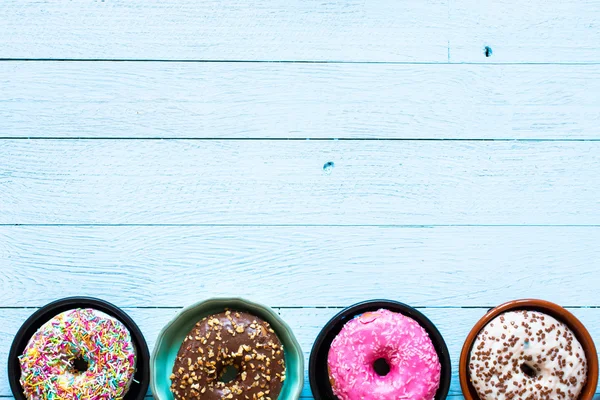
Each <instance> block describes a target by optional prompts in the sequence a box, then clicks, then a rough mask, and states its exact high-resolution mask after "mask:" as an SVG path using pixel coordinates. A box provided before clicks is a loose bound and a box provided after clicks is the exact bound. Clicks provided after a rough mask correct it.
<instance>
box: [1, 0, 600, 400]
mask: <svg viewBox="0 0 600 400" xmlns="http://www.w3.org/2000/svg"><path fill="white" fill-rule="evenodd" d="M485 46H489V47H490V48H491V50H492V55H491V56H490V57H486V56H485V55H484V47H485ZM0 58H2V60H1V61H0V284H1V290H0V370H1V371H2V373H1V374H0V377H1V378H0V397H3V398H8V399H10V398H11V397H12V396H11V394H10V389H9V387H8V382H7V379H6V375H5V371H6V358H7V353H8V349H9V346H10V343H11V340H12V338H13V336H14V334H15V332H16V331H17V329H18V328H19V326H20V324H21V323H22V322H23V321H24V320H25V318H26V317H27V316H28V315H30V314H31V313H32V312H33V310H34V309H35V308H36V307H39V306H42V305H44V304H45V303H47V302H49V301H51V300H54V299H56V298H59V297H64V296H70V295H90V296H97V297H101V298H104V299H107V300H109V301H111V302H113V303H115V304H117V305H118V306H121V307H124V308H125V309H126V310H127V312H129V313H130V314H131V315H132V317H133V318H134V319H135V320H136V321H137V322H138V323H139V325H140V326H141V328H142V330H143V331H144V333H145V335H146V338H147V340H148V343H149V345H150V346H151V347H152V346H153V345H154V342H155V339H156V335H157V333H158V331H159V329H160V328H161V327H162V326H163V325H164V324H165V323H166V322H167V321H168V320H169V319H170V318H171V317H172V316H173V315H175V314H176V313H177V311H178V310H179V309H180V308H181V307H182V306H185V305H187V304H190V303H192V302H195V301H198V300H199V299H203V298H207V297H211V296H244V297H248V298H251V299H253V300H256V301H261V302H265V303H267V304H269V305H271V306H273V307H276V308H277V310H279V312H280V313H281V315H282V316H283V317H284V318H285V319H286V320H287V321H288V322H289V323H290V324H291V326H292V327H293V328H294V330H295V332H296V334H297V336H298V338H299V340H300V342H301V344H302V346H303V348H304V350H305V352H306V354H307V355H308V353H309V351H310V349H311V345H312V342H313V340H314V338H315V336H316V335H317V333H318V331H319V329H320V328H321V327H322V325H323V324H324V323H325V322H326V321H327V320H328V319H329V318H330V317H331V316H332V315H334V314H335V313H336V312H338V310H339V309H340V308H342V307H344V306H347V305H350V304H352V303H353V302H357V301H360V300H364V299H369V298H390V299H396V300H400V301H403V302H406V303H409V304H412V305H415V306H418V307H420V308H421V310H422V311H423V312H424V313H425V314H427V315H428V316H429V317H430V318H431V319H432V320H433V321H434V322H435V323H436V324H437V325H438V326H439V328H440V330H441V332H442V334H443V335H444V336H445V338H446V340H447V343H448V346H449V349H450V352H451V355H452V360H453V368H454V372H455V373H454V381H453V383H452V387H451V396H450V398H451V399H452V400H458V399H460V398H462V396H461V395H460V387H459V384H458V378H457V374H456V371H457V368H456V367H457V359H458V356H459V352H460V347H461V345H462V342H463V340H464V338H465V336H466V334H467V332H468V331H469V330H470V328H471V326H472V325H473V324H474V323H475V321H476V320H477V319H478V318H479V317H480V316H481V315H483V314H484V312H485V310H486V309H487V308H488V307H490V306H493V305H496V304H499V303H501V302H504V301H506V300H510V299H514V298H521V297H538V298H545V299H548V300H551V301H554V302H558V303H560V304H563V305H565V306H568V307H569V308H570V309H571V311H572V312H573V313H575V314H576V315H577V316H578V317H580V318H581V320H582V321H583V322H584V323H585V324H586V325H587V326H588V328H589V329H590V331H591V333H592V335H593V336H594V338H595V339H596V341H597V342H598V343H600V308H599V307H600V296H599V294H598V284H599V283H600V279H599V278H600V270H599V268H600V246H599V243H600V177H599V175H600V128H599V125H600V1H598V0H530V1H525V2H524V1H521V0H496V1H494V2H492V1H487V2H486V1H479V0H419V1H417V0H414V1H413V0H410V1H408V0H407V1H400V0H389V1H367V0H337V1H336V0H334V1H321V0H286V1H279V0H257V1H253V2H249V1H242V0H228V1H225V0H213V1H210V0H204V1H200V0H163V1H159V0H128V1H125V0H123V1H119V0H97V1H93V0H72V1H66V0H58V1H55V0H53V1H49V0H48V1H46V0H38V1H30V0H3V1H2V2H1V3H0ZM309 139H310V140H309ZM329 162H331V163H333V164H334V166H333V167H327V165H329V164H327V163H329ZM303 396H304V397H306V398H309V397H310V390H309V389H308V384H307V385H306V388H305V391H304V394H303ZM598 398H599V399H600V396H598Z"/></svg>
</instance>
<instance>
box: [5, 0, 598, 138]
mask: <svg viewBox="0 0 600 400" xmlns="http://www.w3.org/2000/svg"><path fill="white" fill-rule="evenodd" d="M398 3H404V2H398ZM98 4H100V3H98ZM0 29H1V28H0ZM0 37H1V35H0ZM598 93H600V65H579V66H573V65H543V66H539V65H460V66H458V65H389V64H367V65H365V64H274V63H254V64H252V63H250V64H249V63H161V62H151V63H114V62H93V63H91V62H87V63H71V62H69V63H65V62H4V63H0V104H1V105H2V107H0V137H57V138H60V137H115V138H124V137H136V138H140V137H141V138H143V137H146V138H148V137H160V138H173V137H177V138H300V139H304V138H360V139H364V138H384V139H409V138H416V139H427V138H433V139H481V138H485V139H600V130H599V129H598V125H599V124H600V96H598Z"/></svg>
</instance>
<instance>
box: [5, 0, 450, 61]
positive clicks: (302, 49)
mask: <svg viewBox="0 0 600 400" xmlns="http://www.w3.org/2000/svg"><path fill="white" fill-rule="evenodd" d="M0 48H1V49H2V54H1V55H0V56H1V57H7V58H60V59H64V58H67V59H72V58H84V59H99V58H100V59H153V60H156V59H161V60H170V59H179V60H275V61H280V60H314V61H373V60H376V61H436V62H446V61H447V60H448V4H447V1H446V0H426V1H421V2H397V1H379V2H365V1H355V0H344V1H335V2H322V1H318V0H308V1H303V0H289V1H285V2H280V1H277V0H258V1H254V2H252V4H249V3H247V2H245V1H243V0H237V1H229V2H222V1H218V0H202V1H195V0H173V1H169V2H162V1H159V0H134V1H127V2H122V1H118V2H114V1H106V2H104V1H97V2H89V1H85V0H75V1H65V0H63V1H50V0H42V1H21V0H6V1H3V3H2V24H1V26H0Z"/></svg>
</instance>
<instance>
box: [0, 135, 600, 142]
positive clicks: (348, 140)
mask: <svg viewBox="0 0 600 400" xmlns="http://www.w3.org/2000/svg"><path fill="white" fill-rule="evenodd" d="M0 140H158V141H160V140H165V141H200V140H205V141H242V142H247V141H288V142H300V141H318V142H326V141H334V142H336V141H339V142H342V141H345V142H524V143H537V142H600V138H588V139H577V138H547V139H540V138H519V139H510V138H447V139H446V138H431V137H425V138H351V137H328V138H324V137H304V138H293V137H291V138H289V137H269V138H264V137H244V138H236V137H185V138H182V137H173V136H148V137H133V136H121V137H111V136H0Z"/></svg>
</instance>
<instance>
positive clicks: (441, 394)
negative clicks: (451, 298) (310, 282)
mask: <svg viewBox="0 0 600 400" xmlns="http://www.w3.org/2000/svg"><path fill="white" fill-rule="evenodd" d="M382 308H384V309H387V310H390V311H394V312H397V313H401V314H404V315H406V316H407V317H410V318H412V319H414V320H415V321H417V322H418V323H419V324H420V325H421V326H422V327H423V328H425V330H426V331H427V333H428V334H429V337H430V338H431V341H432V342H433V346H434V347H435V350H436V352H437V354H438V357H439V359H440V364H441V367H442V370H441V379H440V387H439V389H438V390H437V392H436V394H435V399H436V400H443V399H445V398H446V396H447V395H448V390H449V389H450V379H451V375H452V370H451V365H450V354H449V353H448V347H447V346H446V342H445V341H444V338H443V337H442V335H441V334H440V332H439V331H438V330H437V328H436V327H435V325H433V323H432V322H431V321H430V320H429V319H428V318H427V317H426V316H425V315H423V314H421V313H420V312H419V311H417V310H416V309H414V308H412V307H410V306H407V305H406V304H403V303H399V302H396V301H390V300H368V301H364V302H362V303H358V304H355V305H353V306H350V307H348V308H346V309H344V310H343V311H342V312H340V313H339V314H337V315H336V316H335V317H333V318H332V319H331V320H330V321H329V322H328V323H327V324H326V325H325V327H324V328H323V329H322V330H321V333H319V336H317V339H316V340H315V344H314V345H313V348H312V351H311V352H310V361H309V363H308V378H309V380H310V389H311V390H312V393H313V396H314V398H315V400H337V397H336V396H335V395H334V394H333V391H332V389H331V384H330V383H329V372H328V371H327V356H328V354H329V347H330V346H331V342H332V341H333V339H334V338H335V337H336V336H337V334H338V333H340V331H341V330H342V327H343V326H344V325H345V324H346V322H348V321H349V320H351V319H353V318H354V317H356V316H358V315H361V314H364V313H365V312H368V311H377V310H379V309H382Z"/></svg>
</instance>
